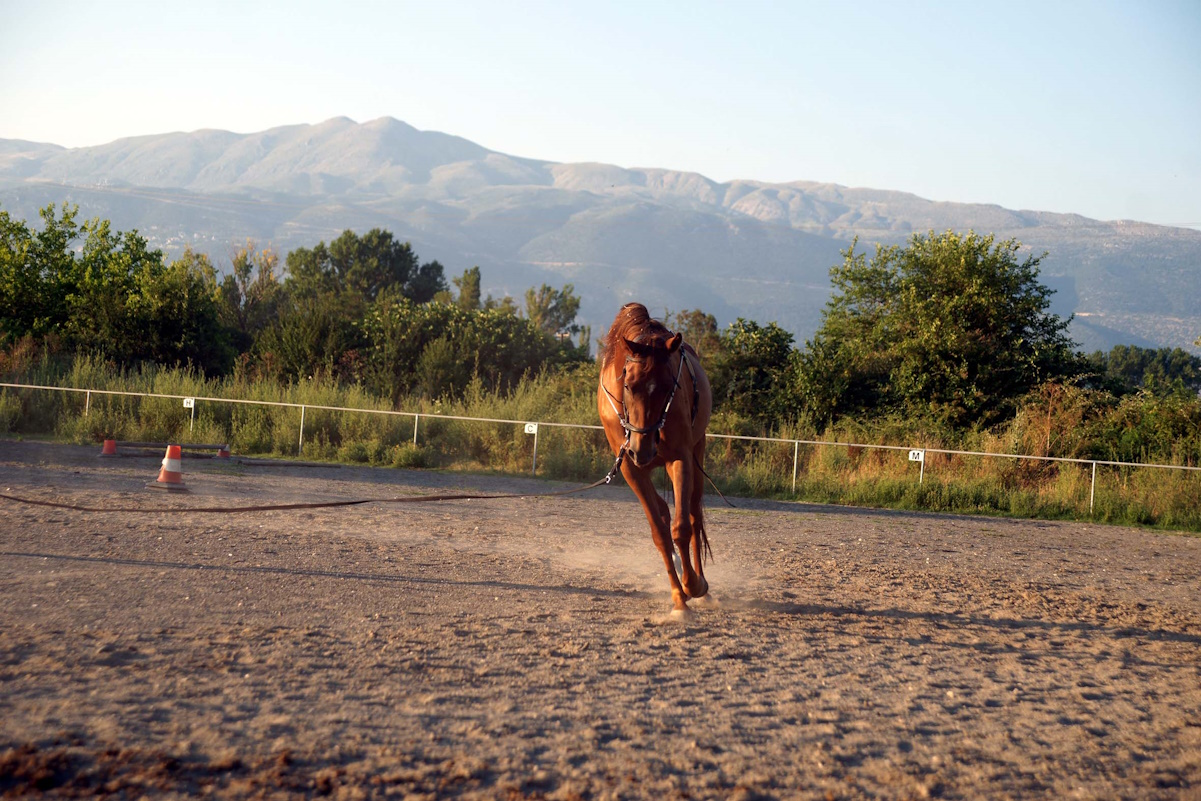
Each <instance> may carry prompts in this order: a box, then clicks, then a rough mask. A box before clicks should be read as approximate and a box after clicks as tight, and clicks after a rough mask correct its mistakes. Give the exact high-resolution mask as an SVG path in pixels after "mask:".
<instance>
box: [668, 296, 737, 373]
mask: <svg viewBox="0 0 1201 801" xmlns="http://www.w3.org/2000/svg"><path fill="white" fill-rule="evenodd" d="M663 324H664V325H666V326H667V327H668V328H670V329H671V330H672V331H675V332H676V333H678V334H682V335H683V336H684V341H685V342H687V343H688V344H689V345H691V346H692V347H693V348H694V349H695V350H696V352H697V353H698V354H699V355H700V357H701V358H702V359H703V360H704V361H705V363H706V364H709V363H712V362H714V361H716V360H718V359H719V358H720V357H721V355H722V347H723V345H722V337H721V331H720V330H718V328H717V318H716V317H714V316H713V315H712V314H706V313H705V312H703V311H701V310H700V309H685V310H684V311H682V312H677V313H675V314H671V313H668V314H664V315H663Z"/></svg>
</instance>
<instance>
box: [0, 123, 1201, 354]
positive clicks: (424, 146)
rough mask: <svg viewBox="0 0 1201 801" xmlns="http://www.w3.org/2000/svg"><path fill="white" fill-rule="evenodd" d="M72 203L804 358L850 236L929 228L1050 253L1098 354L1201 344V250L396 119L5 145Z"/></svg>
mask: <svg viewBox="0 0 1201 801" xmlns="http://www.w3.org/2000/svg"><path fill="white" fill-rule="evenodd" d="M64 200H66V201H69V202H74V203H78V204H79V205H80V208H81V213H82V214H84V215H85V216H102V217H107V218H110V219H112V220H113V223H114V225H115V226H116V227H118V228H120V229H123V230H128V229H130V228H137V229H138V230H140V231H141V232H142V233H143V234H144V235H146V236H147V238H148V239H149V240H150V241H151V242H152V243H153V244H154V245H155V246H158V247H162V248H164V249H165V250H167V251H169V252H172V253H174V252H178V251H179V250H181V249H182V247H184V246H185V245H192V246H193V247H195V248H196V249H198V250H202V251H206V252H209V253H210V254H211V255H212V256H213V257H214V258H215V259H216V260H217V261H218V262H221V261H223V260H224V259H225V258H226V257H227V256H228V253H229V251H230V249H231V248H232V247H234V246H236V245H237V244H239V243H241V242H243V241H244V240H245V239H247V238H251V239H254V240H256V241H257V242H259V243H260V244H261V245H271V246H273V247H275V248H276V249H278V250H281V251H287V250H290V249H292V248H294V247H297V246H301V245H312V244H315V243H316V242H317V241H318V240H320V239H325V240H328V239H330V238H331V237H333V236H336V235H337V234H338V233H340V232H341V231H342V230H343V229H345V228H353V229H356V230H364V229H367V228H370V227H375V226H379V227H384V228H388V229H390V230H392V231H393V232H394V233H396V234H397V235H398V236H400V237H402V238H406V239H410V240H411V241H412V242H413V244H414V247H415V248H416V249H417V251H418V253H419V254H420V255H421V256H422V257H423V258H426V259H438V260H439V261H441V262H442V263H443V264H444V265H446V268H447V272H448V274H451V275H454V274H457V273H458V272H459V271H461V270H462V269H465V268H467V267H470V266H472V265H473V264H479V265H480V267H481V268H482V269H483V274H484V283H485V286H484V289H485V291H490V292H492V293H493V294H497V293H500V292H510V293H519V292H521V291H523V290H524V289H525V287H527V286H529V285H531V284H535V283H540V282H542V281H547V282H549V283H555V284H561V283H563V282H564V281H573V282H574V283H575V284H576V286H577V289H578V290H579V291H580V293H581V294H582V296H583V297H584V299H585V303H584V307H583V309H582V316H583V317H584V318H585V319H586V320H587V321H588V322H591V323H593V325H594V327H597V328H599V327H600V326H602V325H604V324H607V323H608V321H609V319H611V316H612V313H613V310H614V309H615V308H616V305H617V304H619V303H621V302H624V301H626V300H629V299H631V298H635V297H636V298H639V299H642V300H644V302H647V303H648V305H650V306H651V307H652V308H654V309H655V310H656V311H659V310H662V309H663V308H664V307H670V308H671V309H673V310H675V309H681V308H688V307H696V306H699V307H701V308H704V309H706V310H707V311H710V312H713V313H714V314H716V315H717V316H718V318H719V321H721V322H723V323H724V322H728V321H729V320H731V319H733V318H734V317H736V316H743V317H749V318H753V319H757V320H760V321H763V322H766V321H769V320H772V319H776V320H779V321H780V322H781V324H783V325H785V326H786V327H788V328H790V329H792V330H793V331H794V332H796V334H797V335H798V339H801V340H803V339H804V338H805V337H807V336H809V335H810V334H811V333H812V332H813V330H814V329H815V327H816V326H817V324H818V322H819V320H820V311H821V308H822V306H823V304H824V302H825V300H826V298H827V297H828V293H829V281H828V269H829V267H830V266H832V265H833V264H836V263H838V262H839V261H840V259H841V257H840V255H839V252H840V251H841V250H843V249H845V248H846V247H847V245H848V243H849V242H850V240H851V239H852V238H854V237H856V236H858V237H859V248H860V249H864V250H869V251H870V249H871V248H873V247H874V244H875V243H876V242H883V243H886V244H891V243H900V242H903V241H904V240H905V239H907V238H908V237H909V236H910V235H911V234H912V233H913V232H924V231H927V230H931V229H933V230H936V231H943V230H947V229H955V230H967V229H973V230H975V231H977V232H989V233H994V234H996V235H997V236H998V238H1002V239H1004V238H1011V237H1012V238H1016V239H1019V240H1020V241H1022V242H1023V243H1024V244H1025V245H1026V246H1027V247H1028V248H1029V249H1030V250H1031V251H1032V252H1035V253H1040V252H1042V251H1044V250H1046V251H1049V252H1050V255H1049V256H1048V257H1047V259H1046V260H1045V261H1044V262H1043V276H1044V279H1045V280H1046V281H1047V283H1048V284H1049V285H1051V286H1052V287H1053V288H1055V289H1057V290H1058V292H1059V294H1058V296H1057V297H1056V303H1055V310H1056V311H1057V312H1059V313H1063V314H1066V313H1070V312H1073V311H1078V312H1082V313H1084V315H1085V316H1082V317H1080V318H1079V319H1078V320H1077V323H1076V324H1075V326H1074V329H1073V330H1074V333H1075V334H1076V336H1077V338H1079V339H1082V340H1083V344H1084V346H1085V347H1087V348H1091V347H1105V346H1108V345H1110V344H1114V343H1115V342H1117V341H1127V342H1137V343H1140V344H1168V345H1173V346H1177V345H1179V346H1184V347H1190V346H1191V343H1192V340H1193V339H1195V338H1196V336H1197V335H1198V334H1201V311H1198V309H1197V308H1196V307H1197V305H1198V304H1197V302H1196V301H1197V299H1198V298H1201V232H1197V231H1192V230H1189V229H1179V228H1166V227H1162V226H1155V225H1150V224H1147V223H1137V222H1130V221H1119V222H1102V221H1097V220H1090V219H1088V218H1085V217H1081V216H1079V215H1074V214H1053V213H1050V212H1038V211H1024V210H1023V211H1015V210H1010V209H1004V208H1002V207H1000V206H997V205H990V204H963V203H947V202H939V201H931V200H926V199H923V198H920V197H918V196H916V195H912V194H908V193H904V192H898V191H890V190H876V189H859V188H848V187H843V186H839V185H836V184H828V183H817V182H809V181H794V182H790V183H786V184H773V183H767V182H762V181H753V180H736V181H730V182H726V183H720V182H716V181H713V180H711V179H709V178H706V177H705V176H703V175H700V174H697V173H689V172H680V171H673V170H665V169H655V168H636V169H627V168H622V167H617V166H614V165H608V164H598V163H578V164H559V163H553V162H546V161H539V160H535V159H528V158H521V157H517V156H512V155H507V154H503V153H499V152H496V151H492V150H488V149H487V148H484V147H482V146H480V145H477V144H475V143H473V142H470V141H468V140H466V139H463V138H460V137H456V136H451V135H448V134H443V133H436V132H429V131H419V130H417V129H416V128H413V127H412V126H410V125H407V124H405V123H403V122H400V121H397V120H394V119H391V118H381V119H378V120H373V121H371V122H367V123H362V124H358V123H355V122H353V121H352V120H349V119H346V118H344V117H340V118H334V119H331V120H327V121H325V122H323V123H320V124H317V125H289V126H281V127H278V128H272V129H270V130H267V131H261V132H258V133H251V134H237V133H231V132H228V131H216V130H202V131H195V132H191V133H171V134H162V135H157V136H140V137H133V138H129V139H121V140H117V141H115V142H111V143H109V144H106V145H100V146H96V147H88V148H73V149H66V148H61V147H59V146H57V145H49V144H43V143H34V142H22V141H17V140H0V208H3V209H4V210H6V211H9V212H10V213H13V214H15V215H18V216H23V217H25V218H26V219H35V218H36V213H37V208H39V207H40V206H43V205H45V204H46V203H49V202H61V201H64Z"/></svg>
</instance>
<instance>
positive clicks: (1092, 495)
mask: <svg viewBox="0 0 1201 801" xmlns="http://www.w3.org/2000/svg"><path fill="white" fill-rule="evenodd" d="M0 388H9V389H27V390H44V391H50V392H74V393H81V394H84V395H85V400H84V412H83V413H84V416H85V417H86V416H87V415H88V414H89V413H90V411H91V407H92V395H125V396H132V397H139V398H166V399H169V400H170V399H174V400H180V401H184V406H185V408H188V409H191V411H192V416H193V419H195V414H196V404H197V403H198V402H201V401H203V402H205V403H242V404H248V405H255V406H283V407H288V408H292V409H300V436H299V438H298V440H297V443H296V452H297V454H298V455H299V454H301V453H303V451H304V415H305V411H306V410H307V409H318V410H322V411H331V412H350V413H357V414H382V415H392V416H396V417H412V418H413V444H414V445H415V444H417V435H418V428H419V425H420V423H421V418H423V417H425V418H429V419H436V420H460V421H465V422H471V423H500V424H507V425H518V426H524V427H525V431H526V432H527V433H530V434H533V435H534V460H533V466H532V468H531V470H532V472H534V473H537V470H538V429H539V428H540V427H542V426H546V427H548V428H575V429H591V430H597V431H599V430H602V427H601V426H594V425H583V424H579V423H548V422H545V421H541V420H506V419H501V418H494V417H463V416H459V415H452V414H434V413H430V412H406V411H391V410H386V409H359V408H354V407H348V406H321V405H318V404H312V403H289V402H286V401H259V400H242V399H240V398H211V397H203V396H199V395H195V396H189V395H168V394H159V393H154V392H125V391H122V390H111V389H82V388H79V387H54V386H43V385H39V384H9V383H3V382H0ZM707 436H708V438H709V439H726V440H739V441H745V442H773V443H779V444H784V445H787V444H791V445H792V446H793V451H792V490H793V492H796V485H797V471H798V467H799V464H800V461H799V456H800V446H802V445H811V446H814V447H840V448H862V449H864V450H891V451H907V452H908V453H909V459H910V461H914V462H919V463H920V467H919V472H918V483H921V482H923V481H924V480H925V475H926V454H929V453H940V454H945V455H948V456H982V457H986V458H995V459H1019V460H1029V461H1039V462H1066V463H1070V464H1079V465H1091V467H1092V479H1091V483H1090V486H1089V494H1088V510H1089V512H1090V513H1091V512H1092V511H1093V506H1094V501H1095V499H1096V493H1097V466H1098V465H1101V466H1105V467H1137V468H1148V469H1155V470H1185V471H1192V472H1201V467H1190V466H1188V465H1176V464H1153V463H1147V462H1122V461H1113V460H1107V459H1073V458H1068V457H1063V456H1029V455H1026V454H1018V453H990V452H987V451H961V450H954V449H949V448H922V447H911V446H908V445H876V444H872V443H860V442H831V441H828V440H812V439H790V438H781V437H748V436H742V435H739V434H708V435H707Z"/></svg>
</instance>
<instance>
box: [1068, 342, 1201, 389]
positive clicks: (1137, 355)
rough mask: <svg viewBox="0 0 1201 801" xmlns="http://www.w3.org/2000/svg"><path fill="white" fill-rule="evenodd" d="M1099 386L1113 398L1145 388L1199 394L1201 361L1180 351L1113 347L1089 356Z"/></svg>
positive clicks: (1182, 350) (1124, 346) (1181, 349)
mask: <svg viewBox="0 0 1201 801" xmlns="http://www.w3.org/2000/svg"><path fill="white" fill-rule="evenodd" d="M1088 363H1089V365H1090V366H1091V367H1092V368H1093V369H1094V370H1095V371H1096V373H1097V375H1098V376H1099V377H1100V379H1101V381H1100V386H1101V388H1103V389H1107V390H1109V391H1110V392H1113V393H1114V394H1115V395H1125V394H1129V393H1131V392H1137V391H1138V390H1140V389H1146V390H1149V391H1151V392H1155V393H1158V394H1163V393H1165V392H1171V391H1173V390H1174V389H1176V388H1182V389H1189V390H1192V391H1193V392H1197V391H1201V358H1198V357H1197V356H1194V355H1193V354H1191V353H1189V352H1188V351H1186V350H1184V349H1183V348H1140V347H1138V346H1137V345H1115V346H1114V347H1113V349H1112V350H1110V351H1109V353H1104V352H1102V351H1097V352H1096V353H1093V354H1092V355H1091V356H1089V357H1088Z"/></svg>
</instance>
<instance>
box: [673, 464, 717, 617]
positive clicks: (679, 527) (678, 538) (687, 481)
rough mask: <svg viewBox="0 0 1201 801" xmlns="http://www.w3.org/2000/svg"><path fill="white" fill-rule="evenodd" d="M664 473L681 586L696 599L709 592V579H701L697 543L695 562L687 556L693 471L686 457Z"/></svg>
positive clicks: (691, 533) (690, 543)
mask: <svg viewBox="0 0 1201 801" xmlns="http://www.w3.org/2000/svg"><path fill="white" fill-rule="evenodd" d="M667 473H668V475H670V476H671V483H672V486H673V487H674V488H675V495H676V517H675V520H673V521H672V523H671V538H672V540H673V541H674V542H675V544H676V548H677V549H678V550H679V552H680V564H681V566H682V568H683V571H684V589H685V590H686V591H687V592H688V595H689V597H691V598H700V597H701V596H702V595H704V594H705V593H707V592H709V582H707V581H705V576H704V573H702V572H701V570H700V544H699V543H696V546H697V548H696V551H697V552H696V562H695V564H694V563H693V561H692V560H691V559H690V558H689V550H691V549H692V546H693V545H694V543H693V541H692V539H693V534H694V529H693V516H692V508H691V507H692V497H693V490H694V487H693V485H694V484H695V483H696V477H697V474H696V471H695V470H694V469H693V467H692V463H691V462H690V461H688V460H687V459H680V460H678V461H675V462H669V463H668V464H667Z"/></svg>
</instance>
